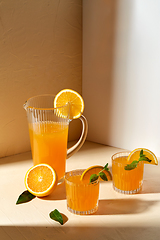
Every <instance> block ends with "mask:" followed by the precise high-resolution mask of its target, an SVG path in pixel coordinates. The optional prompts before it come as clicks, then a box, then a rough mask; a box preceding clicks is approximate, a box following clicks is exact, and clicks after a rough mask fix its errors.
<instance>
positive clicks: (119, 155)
mask: <svg viewBox="0 0 160 240" xmlns="http://www.w3.org/2000/svg"><path fill="white" fill-rule="evenodd" d="M130 153H131V151H121V152H117V153H114V154H113V155H112V156H111V160H112V161H114V160H115V159H117V158H119V157H128V156H129V154H130ZM116 155H117V157H116Z"/></svg>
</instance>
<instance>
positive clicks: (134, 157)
mask: <svg viewBox="0 0 160 240" xmlns="http://www.w3.org/2000/svg"><path fill="white" fill-rule="evenodd" d="M142 149H143V154H144V155H145V156H146V157H147V158H149V159H150V160H151V162H147V161H144V163H145V164H153V165H158V159H157V157H156V156H155V154H154V153H153V152H151V151H150V150H148V149H146V148H136V149H134V150H133V151H132V152H131V153H130V154H129V156H128V158H127V162H129V163H131V162H133V161H134V160H138V159H139V156H140V151H141V150H142Z"/></svg>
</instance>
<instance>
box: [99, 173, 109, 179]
mask: <svg viewBox="0 0 160 240" xmlns="http://www.w3.org/2000/svg"><path fill="white" fill-rule="evenodd" d="M99 176H100V178H102V180H103V181H108V178H107V176H106V174H105V173H104V172H99Z"/></svg>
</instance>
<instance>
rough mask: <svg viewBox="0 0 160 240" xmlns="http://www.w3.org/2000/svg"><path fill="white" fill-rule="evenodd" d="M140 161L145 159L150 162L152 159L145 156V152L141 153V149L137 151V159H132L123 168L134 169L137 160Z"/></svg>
mask: <svg viewBox="0 0 160 240" xmlns="http://www.w3.org/2000/svg"><path fill="white" fill-rule="evenodd" d="M142 161H146V162H151V161H152V160H150V159H149V158H148V157H146V155H145V154H143V149H142V150H141V151H140V153H139V159H138V160H134V161H133V162H132V163H130V164H127V165H126V166H125V167H124V169H125V170H132V169H135V168H136V167H137V165H138V163H139V162H142Z"/></svg>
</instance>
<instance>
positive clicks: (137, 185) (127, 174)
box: [112, 152, 144, 194]
mask: <svg viewBox="0 0 160 240" xmlns="http://www.w3.org/2000/svg"><path fill="white" fill-rule="evenodd" d="M128 155H129V152H120V153H116V154H114V155H113V156H112V177H113V188H114V189H115V190H116V191H118V192H120V193H125V194H134V193H138V192H139V191H140V190H141V188H142V184H143V170H144V163H143V162H139V163H138V165H137V167H136V168H135V169H132V170H125V169H124V168H125V166H126V165H127V164H130V162H128V161H127V157H128Z"/></svg>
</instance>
